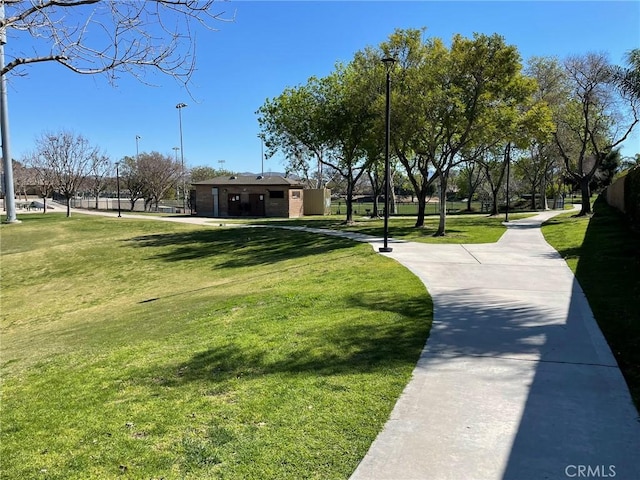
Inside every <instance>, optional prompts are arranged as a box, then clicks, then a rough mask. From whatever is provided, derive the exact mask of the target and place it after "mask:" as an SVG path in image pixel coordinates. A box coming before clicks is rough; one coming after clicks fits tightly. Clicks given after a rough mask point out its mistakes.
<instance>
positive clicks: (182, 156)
mask: <svg viewBox="0 0 640 480" xmlns="http://www.w3.org/2000/svg"><path fill="white" fill-rule="evenodd" d="M186 106H187V104H186V103H179V104H177V105H176V108H177V109H178V121H179V123H180V162H181V165H182V166H181V171H180V176H181V177H182V213H184V212H185V210H186V209H187V205H186V192H185V182H184V145H183V143H182V109H183V108H184V107H186Z"/></svg>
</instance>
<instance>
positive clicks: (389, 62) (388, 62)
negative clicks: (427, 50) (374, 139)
mask: <svg viewBox="0 0 640 480" xmlns="http://www.w3.org/2000/svg"><path fill="white" fill-rule="evenodd" d="M395 61H396V59H395V58H391V57H386V58H383V59H382V63H384V66H385V67H386V69H387V85H386V107H385V130H386V132H385V142H384V246H383V247H380V248H379V249H378V250H379V251H380V252H385V253H388V252H392V251H393V248H391V247H389V192H390V190H391V189H390V183H391V169H390V167H389V137H390V136H391V68H392V67H393V64H394V63H395Z"/></svg>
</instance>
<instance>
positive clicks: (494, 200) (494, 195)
mask: <svg viewBox="0 0 640 480" xmlns="http://www.w3.org/2000/svg"><path fill="white" fill-rule="evenodd" d="M489 215H498V190H497V189H495V190H494V189H491V213H490V214H489Z"/></svg>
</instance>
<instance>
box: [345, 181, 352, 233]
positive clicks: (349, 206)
mask: <svg viewBox="0 0 640 480" xmlns="http://www.w3.org/2000/svg"><path fill="white" fill-rule="evenodd" d="M345 204H346V208H347V219H346V220H345V222H346V224H347V225H350V224H352V223H353V182H352V181H351V179H350V178H348V179H347V198H345Z"/></svg>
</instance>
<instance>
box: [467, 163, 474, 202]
mask: <svg viewBox="0 0 640 480" xmlns="http://www.w3.org/2000/svg"><path fill="white" fill-rule="evenodd" d="M468 171H469V195H468V196H467V212H470V211H471V197H472V196H473V170H472V169H471V168H469V169H468Z"/></svg>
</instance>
